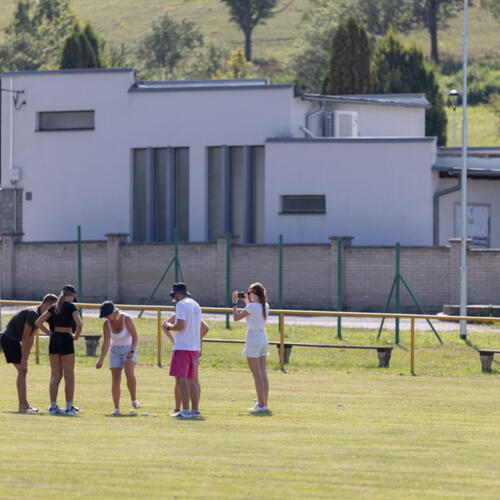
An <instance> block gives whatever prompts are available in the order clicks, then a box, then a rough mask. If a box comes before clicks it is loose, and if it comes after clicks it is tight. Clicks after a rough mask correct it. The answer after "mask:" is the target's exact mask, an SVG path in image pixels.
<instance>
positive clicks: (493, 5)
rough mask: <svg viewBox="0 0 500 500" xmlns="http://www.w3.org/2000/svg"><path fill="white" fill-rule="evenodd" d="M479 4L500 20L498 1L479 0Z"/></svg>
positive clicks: (499, 4)
mask: <svg viewBox="0 0 500 500" xmlns="http://www.w3.org/2000/svg"><path fill="white" fill-rule="evenodd" d="M481 6H482V7H483V8H484V9H487V10H489V11H490V12H491V13H492V14H493V15H494V16H495V17H496V18H497V19H499V20H500V2H499V1H498V0H481Z"/></svg>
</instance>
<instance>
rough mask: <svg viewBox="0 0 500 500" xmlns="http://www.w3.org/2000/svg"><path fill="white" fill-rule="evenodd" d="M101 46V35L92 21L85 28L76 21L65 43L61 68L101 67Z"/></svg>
mask: <svg viewBox="0 0 500 500" xmlns="http://www.w3.org/2000/svg"><path fill="white" fill-rule="evenodd" d="M89 37H90V39H89ZM100 46H101V44H100V41H99V37H98V35H97V33H96V32H95V30H94V28H92V26H91V25H90V23H87V25H86V26H85V28H84V29H83V30H82V28H81V27H80V25H79V24H78V23H76V24H75V25H74V27H73V33H71V35H70V36H69V37H68V38H67V39H66V42H65V44H64V48H63V53H62V57H61V69H76V68H100V67H101V56H100Z"/></svg>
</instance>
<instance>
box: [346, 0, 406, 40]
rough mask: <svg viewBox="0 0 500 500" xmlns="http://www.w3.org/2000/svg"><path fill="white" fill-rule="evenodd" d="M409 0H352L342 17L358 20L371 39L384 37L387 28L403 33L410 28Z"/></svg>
mask: <svg viewBox="0 0 500 500" xmlns="http://www.w3.org/2000/svg"><path fill="white" fill-rule="evenodd" d="M410 2H411V0H354V2H353V3H352V4H350V5H348V6H345V10H344V12H343V16H344V15H346V14H347V15H350V16H353V17H355V18H356V19H358V20H359V21H360V22H361V23H363V26H364V27H365V28H366V30H367V31H368V32H369V33H370V35H371V36H372V38H374V39H375V38H377V37H380V36H384V35H385V34H386V33H387V31H389V28H390V27H392V28H393V29H395V30H397V31H404V30H406V29H408V28H410V26H411V20H410V17H409V16H408V10H409V8H410V7H411V5H410Z"/></svg>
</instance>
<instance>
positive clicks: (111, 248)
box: [106, 233, 128, 302]
mask: <svg viewBox="0 0 500 500" xmlns="http://www.w3.org/2000/svg"><path fill="white" fill-rule="evenodd" d="M127 238H128V234H127V233H114V234H107V235H106V239H107V241H106V269H107V290H106V297H107V298H108V299H109V300H112V301H114V302H119V301H120V288H121V287H120V284H121V280H120V273H121V255H120V245H121V244H122V243H125V242H126V241H127Z"/></svg>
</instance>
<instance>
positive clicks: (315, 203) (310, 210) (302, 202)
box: [281, 194, 326, 215]
mask: <svg viewBox="0 0 500 500" xmlns="http://www.w3.org/2000/svg"><path fill="white" fill-rule="evenodd" d="M281 213H282V214H313V215H315V214H325V213H326V197H325V195H324V194H321V195H284V196H282V197H281Z"/></svg>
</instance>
